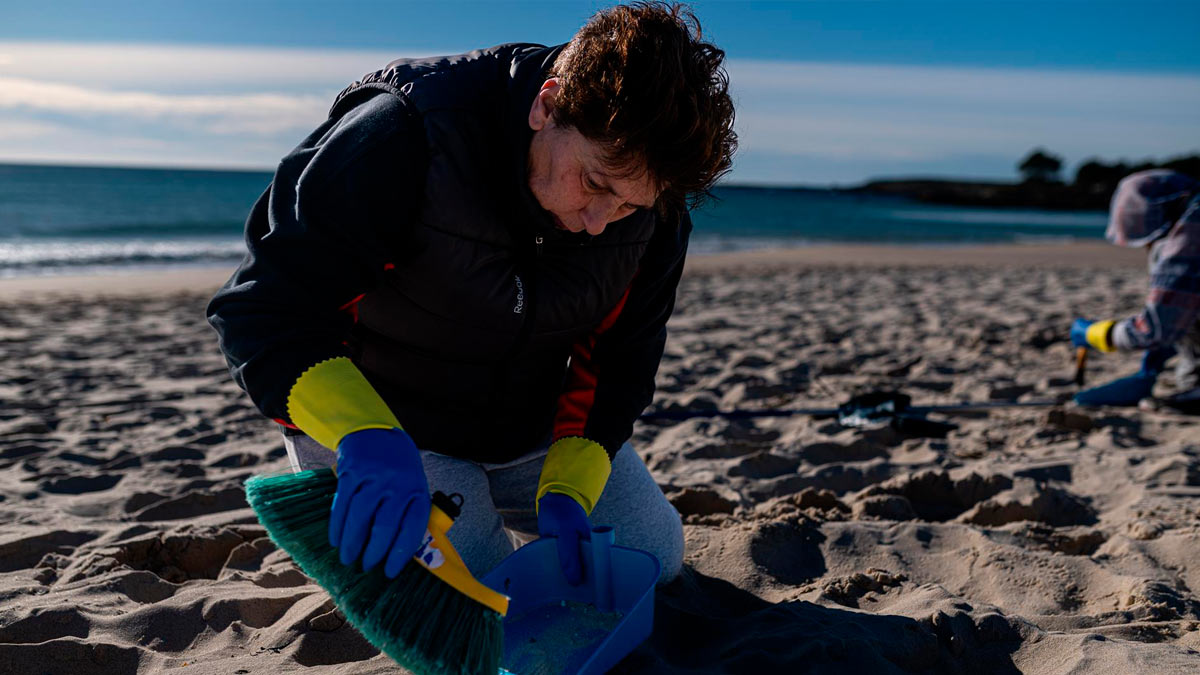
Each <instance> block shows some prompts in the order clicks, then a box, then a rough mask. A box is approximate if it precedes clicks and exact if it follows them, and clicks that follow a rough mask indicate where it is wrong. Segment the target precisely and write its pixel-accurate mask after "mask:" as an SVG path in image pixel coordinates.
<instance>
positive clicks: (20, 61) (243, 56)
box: [0, 40, 427, 93]
mask: <svg viewBox="0 0 1200 675" xmlns="http://www.w3.org/2000/svg"><path fill="white" fill-rule="evenodd" d="M404 56H427V54H415V53H403V52H392V51H381V50H345V49H289V48H284V47H237V46H216V45H194V46H185V45H155V44H108V43H63V42H14V41H3V40H0V76H2V77H16V78H22V79H33V80H41V81H54V82H65V83H74V84H79V85H84V84H86V85H87V86H90V87H95V88H98V89H134V90H139V91H158V92H168V91H190V92H196V93H200V92H218V91H225V92H228V91H244V90H258V89H266V90H269V91H284V90H286V91H295V90H303V91H323V90H328V89H332V90H333V92H332V93H336V92H337V91H339V90H341V88H342V87H344V86H346V85H347V84H349V83H351V82H353V81H354V80H356V79H357V78H359V77H361V76H362V75H363V74H365V73H369V72H371V71H373V70H376V69H378V68H381V67H383V66H384V65H385V64H386V63H388V62H389V61H391V60H393V59H397V58H400V57H404Z"/></svg>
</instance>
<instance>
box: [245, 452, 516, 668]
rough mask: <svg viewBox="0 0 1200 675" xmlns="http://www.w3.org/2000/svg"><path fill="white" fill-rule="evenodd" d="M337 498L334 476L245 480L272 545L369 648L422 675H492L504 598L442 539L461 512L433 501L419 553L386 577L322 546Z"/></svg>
mask: <svg viewBox="0 0 1200 675" xmlns="http://www.w3.org/2000/svg"><path fill="white" fill-rule="evenodd" d="M336 491H337V477H336V476H335V475H334V473H333V470H332V469H320V470H317V471H302V472H300V473H294V474H286V475H282V476H255V477H253V478H251V479H249V480H248V481H246V497H247V499H248V501H249V502H250V506H251V507H253V509H254V512H255V513H256V514H257V515H258V519H259V521H260V522H262V524H263V526H264V527H266V528H267V534H269V535H270V537H271V540H272V541H274V542H275V543H276V544H277V545H278V546H279V547H280V548H282V549H283V550H284V551H286V552H287V553H288V555H290V556H291V557H292V559H293V560H295V561H296V563H297V564H298V565H299V566H300V569H302V570H304V573H305V574H307V575H308V576H309V577H311V578H312V579H313V580H314V581H316V582H317V583H318V584H320V585H321V587H322V588H324V589H325V590H326V591H328V592H329V595H330V597H332V598H333V602H334V604H335V605H336V606H337V607H338V608H339V609H341V610H342V612H343V613H344V614H345V615H346V618H347V620H348V621H349V622H350V623H351V624H353V625H354V627H355V628H357V629H358V630H359V632H361V633H362V635H363V637H365V638H367V640H368V641H369V642H370V643H371V644H373V645H375V646H376V647H378V648H379V649H380V650H381V651H383V652H384V653H385V654H387V655H388V656H390V657H392V658H393V659H395V660H396V662H397V663H399V664H400V665H402V666H404V667H405V668H408V669H409V670H411V671H413V672H414V673H418V674H419V675H435V674H436V675H484V674H486V675H495V674H496V672H497V670H498V668H499V667H500V660H501V658H502V656H503V654H504V628H503V623H502V616H503V614H504V613H505V612H507V610H508V598H506V597H505V596H503V595H501V594H499V593H496V592H495V591H493V590H491V589H489V588H487V587H486V586H484V585H483V584H482V583H480V582H479V581H476V580H475V579H474V578H473V577H471V576H470V573H469V572H467V569H466V566H465V565H463V563H462V561H461V559H459V558H458V554H457V553H456V552H455V551H454V549H453V547H451V546H450V545H449V541H447V540H446V539H445V531H446V530H447V529H449V527H450V525H451V524H452V523H453V518H454V517H456V516H457V515H458V513H459V509H460V505H459V504H457V503H455V502H454V501H453V500H452V499H451V498H449V497H447V496H446V495H445V494H443V493H441V492H438V493H435V494H434V496H433V514H432V515H431V516H430V518H429V531H428V532H427V533H426V535H425V543H424V545H423V546H422V548H421V550H419V551H418V552H417V555H416V556H414V557H413V559H412V560H410V561H409V562H408V564H407V565H405V566H404V568H403V569H402V570H401V571H400V574H399V575H397V576H396V577H395V578H392V579H389V578H388V577H387V576H386V575H385V574H384V572H383V565H376V566H375V567H374V568H372V569H371V570H370V571H366V572H364V571H363V569H362V566H361V565H360V564H359V563H358V562H355V563H354V564H352V565H343V564H342V562H341V560H340V559H339V558H338V549H336V548H334V547H333V546H330V545H329V515H330V508H331V507H332V505H333V496H334V493H335V492H336ZM464 575H465V576H464ZM485 603H486V604H485Z"/></svg>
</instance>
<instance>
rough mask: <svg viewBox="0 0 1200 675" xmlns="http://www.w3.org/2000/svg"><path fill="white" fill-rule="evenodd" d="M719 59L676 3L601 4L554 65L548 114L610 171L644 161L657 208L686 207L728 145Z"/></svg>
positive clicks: (719, 170) (716, 174)
mask: <svg viewBox="0 0 1200 675" xmlns="http://www.w3.org/2000/svg"><path fill="white" fill-rule="evenodd" d="M724 60H725V52H724V51H722V50H720V49H718V48H717V47H715V46H713V45H712V44H710V43H708V42H704V41H703V40H702V39H701V31H700V22H699V20H698V19H696V15H695V14H693V13H692V11H691V9H689V8H688V7H687V6H686V5H680V4H667V3H664V2H635V3H633V4H629V5H617V6H615V7H611V8H609V9H605V10H603V11H601V12H599V13H597V14H596V15H594V16H593V17H592V18H591V19H589V20H588V22H587V24H586V25H584V27H583V28H581V29H580V30H579V32H578V33H576V34H575V37H574V38H572V39H571V42H570V43H569V44H568V45H567V46H566V48H565V49H564V50H563V51H562V53H561V54H559V56H558V58H557V59H556V60H555V62H554V66H553V69H552V72H551V73H550V75H552V76H555V77H558V78H559V84H560V87H561V89H560V90H559V93H558V95H557V96H556V98H555V101H554V106H555V107H554V118H555V120H556V121H557V122H559V123H561V124H564V125H565V126H568V127H572V128H574V129H576V130H577V131H579V132H580V133H581V134H583V136H584V137H585V138H587V139H589V140H592V141H595V142H598V143H600V144H601V145H602V146H604V147H605V148H606V150H607V155H608V157H607V160H608V164H609V165H610V166H611V167H613V168H628V167H630V166H637V165H638V161H639V160H642V161H644V162H645V165H646V168H647V170H648V171H649V172H650V176H651V178H652V179H653V180H654V182H655V183H656V184H657V186H658V188H659V189H660V190H661V193H660V195H659V198H658V202H657V206H658V207H659V209H660V210H671V209H676V208H682V207H684V206H685V205H688V206H696V205H698V204H699V203H701V202H703V201H704V199H705V198H706V197H708V196H709V189H710V188H712V186H713V184H714V183H716V181H717V179H718V178H720V177H721V176H722V175H724V174H725V173H727V172H728V171H729V169H730V167H731V166H732V157H733V152H734V150H735V149H736V148H737V134H735V133H734V131H733V115H734V112H733V101H732V100H731V99H730V98H729V76H728V75H727V74H726V72H725V70H724V68H723V67H722V64H723V62H724Z"/></svg>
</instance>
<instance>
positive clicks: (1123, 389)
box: [1075, 371, 1158, 406]
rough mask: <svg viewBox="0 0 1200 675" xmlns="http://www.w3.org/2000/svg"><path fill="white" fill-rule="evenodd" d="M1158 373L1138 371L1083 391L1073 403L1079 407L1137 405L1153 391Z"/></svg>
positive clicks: (1076, 395)
mask: <svg viewBox="0 0 1200 675" xmlns="http://www.w3.org/2000/svg"><path fill="white" fill-rule="evenodd" d="M1157 377H1158V373H1147V372H1144V371H1139V372H1137V373H1135V374H1133V375H1130V376H1129V377H1122V378H1120V379H1116V380H1113V381H1112V382H1109V383H1108V384H1102V385H1100V386H1098V387H1092V388H1091V389H1085V390H1083V391H1081V392H1079V393H1078V394H1075V402H1076V403H1078V404H1080V405H1093V406H1098V405H1115V406H1128V405H1137V403H1138V401H1140V400H1142V399H1144V398H1146V397H1147V396H1149V395H1150V392H1151V391H1153V389H1154V380H1155V379H1156V378H1157Z"/></svg>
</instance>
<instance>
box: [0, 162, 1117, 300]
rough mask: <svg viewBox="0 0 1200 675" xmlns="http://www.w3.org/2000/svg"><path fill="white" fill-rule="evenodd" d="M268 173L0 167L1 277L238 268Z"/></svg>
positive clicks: (819, 205)
mask: <svg viewBox="0 0 1200 675" xmlns="http://www.w3.org/2000/svg"><path fill="white" fill-rule="evenodd" d="M270 180H271V174H270V173H267V172H255V171H197V170H182V169H128V168H96V167H59V166H16V165H0V277H14V276H33V275H45V274H66V273H94V272H109V271H120V270H122V269H129V268H135V267H156V268H161V267H179V266H191V265H233V264H235V263H236V262H237V261H238V260H240V259H241V257H242V253H243V251H244V245H243V243H242V227H243V224H244V222H245V218H246V214H247V213H248V212H249V210H250V207H251V206H252V205H253V203H254V201H255V200H256V199H257V198H258V196H259V195H260V194H261V193H262V191H263V190H265V189H266V187H267V185H268V183H269V182H270ZM715 195H716V197H717V200H716V201H714V202H712V203H710V204H708V205H707V206H705V207H704V208H702V209H700V210H698V211H696V212H695V213H694V214H693V217H694V220H695V224H696V230H695V234H694V235H693V239H692V246H691V252H692V254H695V255H703V254H711V253H718V252H724V251H738V250H747V249H761V248H778V247H793V246H819V245H822V244H832V243H847V242H856V243H891V244H903V245H915V246H955V245H966V244H985V243H1011V242H1023V241H1069V240H1076V239H1099V238H1101V237H1102V236H1103V233H1104V225H1105V214H1103V213H1101V212H1070V213H1064V212H1053V211H1037V210H998V209H982V208H964V207H953V206H936V205H930V204H921V203H916V202H911V201H907V200H904V199H900V198H894V197H878V196H870V195H861V194H850V193H843V192H834V191H829V190H812V189H769V188H750V187H734V186H725V187H719V188H717V189H716V190H715Z"/></svg>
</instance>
